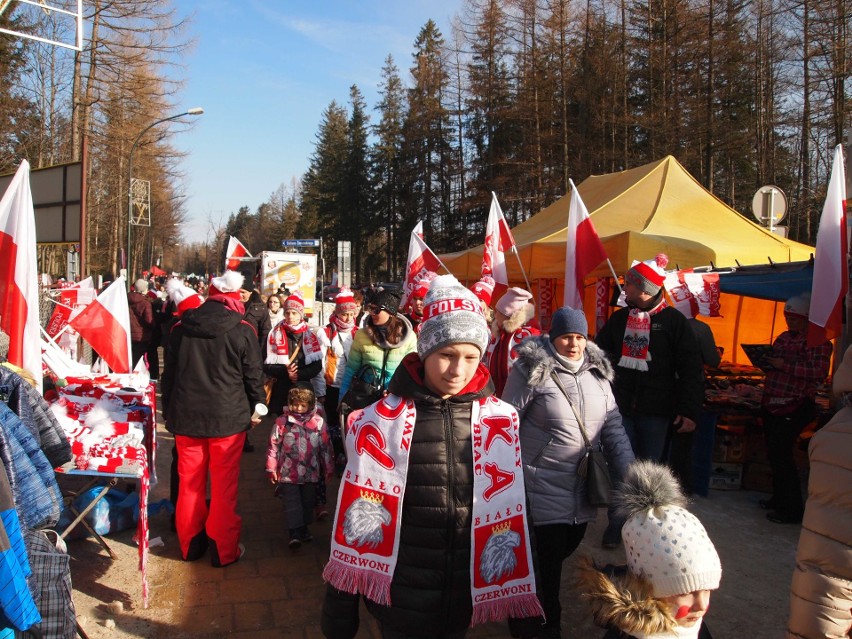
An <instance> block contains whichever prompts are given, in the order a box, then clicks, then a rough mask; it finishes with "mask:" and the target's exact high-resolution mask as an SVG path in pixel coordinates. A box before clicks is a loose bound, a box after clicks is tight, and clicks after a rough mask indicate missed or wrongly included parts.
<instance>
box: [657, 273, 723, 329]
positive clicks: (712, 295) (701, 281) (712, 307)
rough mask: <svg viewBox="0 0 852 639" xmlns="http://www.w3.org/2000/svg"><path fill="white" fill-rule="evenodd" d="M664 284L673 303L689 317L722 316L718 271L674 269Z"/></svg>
mask: <svg viewBox="0 0 852 639" xmlns="http://www.w3.org/2000/svg"><path fill="white" fill-rule="evenodd" d="M663 286H664V287H665V289H666V291H667V292H668V294H669V296H670V297H671V298H672V305H673V306H674V307H675V308H676V309H677V310H679V311H680V312H681V313H683V314H684V315H686V316H687V317H690V318H692V317H696V316H697V315H704V316H706V317H721V313H720V310H721V308H722V305H721V302H720V295H721V290H720V289H719V274H718V273H695V272H694V271H693V270H692V269H685V270H682V271H672V272H669V273H666V279H665V284H663Z"/></svg>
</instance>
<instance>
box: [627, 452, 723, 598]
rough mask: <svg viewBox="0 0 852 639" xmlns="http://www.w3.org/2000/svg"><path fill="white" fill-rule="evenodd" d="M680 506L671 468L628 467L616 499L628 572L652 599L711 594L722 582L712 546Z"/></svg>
mask: <svg viewBox="0 0 852 639" xmlns="http://www.w3.org/2000/svg"><path fill="white" fill-rule="evenodd" d="M685 505H686V498H685V497H684V496H683V493H682V492H681V489H680V486H679V485H678V482H677V479H675V476H674V474H673V473H672V471H671V469H669V468H668V467H667V466H664V465H662V464H658V463H655V462H651V461H637V462H634V463H633V464H631V466H630V468H629V469H628V471H627V475H626V476H625V478H624V481H623V483H622V484H621V486H620V491H619V492H618V493H617V495H616V504H615V506H616V508H617V510H618V512H619V513H620V514H621V515H622V516H624V517H626V521H625V523H624V527H623V528H622V529H621V539H622V541H623V542H624V550H625V552H626V554H627V565H628V568H629V570H630V572H632V573H633V574H635V575H640V576H642V577H644V578H645V579H646V580H647V581H648V582H649V583H650V584H651V586H652V587H653V590H654V596H655V597H658V598H665V597H671V596H674V595H683V594H687V593H691V592H695V591H697V590H715V589H716V588H718V587H719V581H720V580H721V579H722V564H721V562H720V561H719V554H718V553H717V552H716V547H715V546H714V545H713V542H712V541H710V537H709V536H708V535H707V531H706V530H705V529H704V526H703V525H701V522H700V521H699V520H698V518H697V517H696V516H695V515H693V514H692V513H690V512H689V511H688V510H686V508H685V507H684V506H685Z"/></svg>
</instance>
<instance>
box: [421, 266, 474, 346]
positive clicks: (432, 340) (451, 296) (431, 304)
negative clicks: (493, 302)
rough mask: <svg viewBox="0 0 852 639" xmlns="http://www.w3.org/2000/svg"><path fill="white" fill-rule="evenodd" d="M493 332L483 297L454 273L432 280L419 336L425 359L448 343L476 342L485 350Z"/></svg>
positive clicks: (424, 303)
mask: <svg viewBox="0 0 852 639" xmlns="http://www.w3.org/2000/svg"><path fill="white" fill-rule="evenodd" d="M489 337H490V332H489V330H488V323H487V322H486V321H485V316H484V315H483V314H482V307H481V306H480V304H479V299H478V298H477V297H476V295H474V294H473V293H471V292H470V291H469V290H468V289H466V288H465V287H464V286H462V285H461V284H460V283H459V281H458V280H457V279H456V278H455V277H453V276H452V275H439V276H438V277H436V278H435V279H434V280H432V282H431V284H430V285H429V291H428V292H427V293H426V297H425V298H424V299H423V323H422V324H420V334H419V335H418V337H417V353H418V354H419V355H420V359H421V360H425V359H426V357H427V356H429V355H430V354H432V353H433V352H434V351H436V350H438V349H439V348H442V347H444V346H446V345H447V344H473V345H474V346H476V347H477V348H478V349H479V352H480V353H484V352H485V349H486V348H487V347H488V339H489Z"/></svg>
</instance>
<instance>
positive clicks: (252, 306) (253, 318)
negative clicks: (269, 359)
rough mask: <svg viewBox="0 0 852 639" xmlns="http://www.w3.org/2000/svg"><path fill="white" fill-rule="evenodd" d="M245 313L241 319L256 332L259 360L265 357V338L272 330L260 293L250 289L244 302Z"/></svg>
mask: <svg viewBox="0 0 852 639" xmlns="http://www.w3.org/2000/svg"><path fill="white" fill-rule="evenodd" d="M245 307H246V313H245V315H243V319H244V320H245V321H246V322H248V323H249V324H251V327H252V328H253V329H254V330H255V332H256V333H257V343H258V345H259V346H260V360H261V361H263V360H264V359H265V358H266V338H267V337H269V331H271V330H272V322H271V320H270V319H269V309H267V308H266V304H264V303H263V299H262V298H261V297H260V293H258V292H257V291H252V292H251V296H250V297H249V299H248V302H246V303H245Z"/></svg>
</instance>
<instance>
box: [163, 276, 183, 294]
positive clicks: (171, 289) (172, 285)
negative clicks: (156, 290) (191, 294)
mask: <svg viewBox="0 0 852 639" xmlns="http://www.w3.org/2000/svg"><path fill="white" fill-rule="evenodd" d="M182 287H183V282H181V281H180V280H179V279H178V278H176V277H172V278H169V279H168V280H166V295H168V296H169V297H172V295H174V293H175V291H177V290H179V289H180V288H182Z"/></svg>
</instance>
